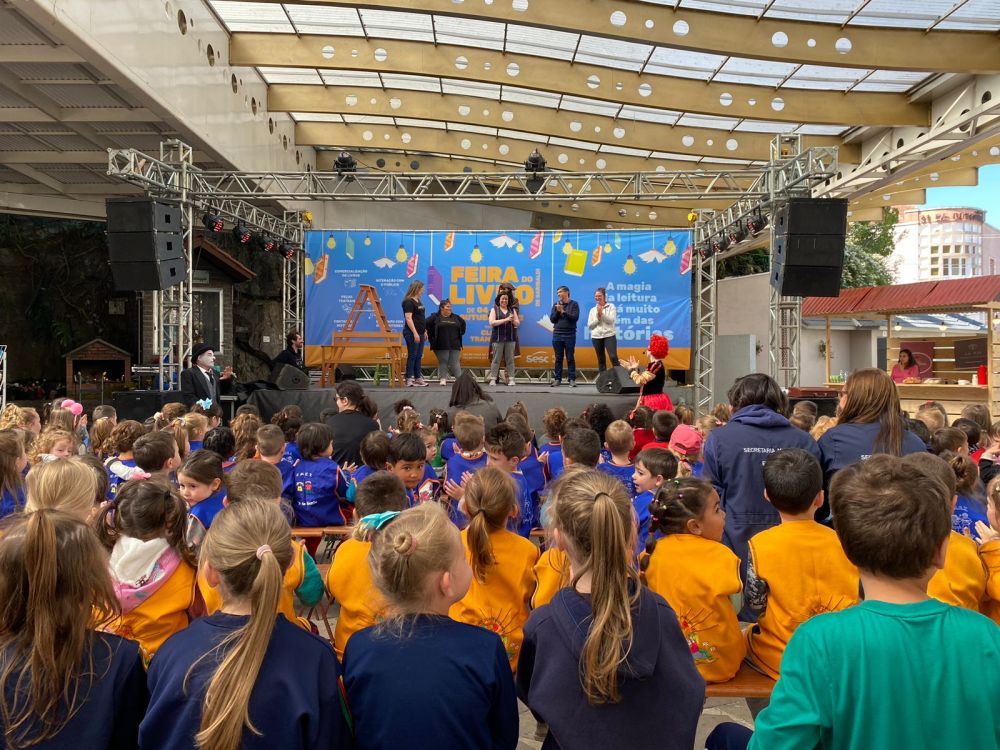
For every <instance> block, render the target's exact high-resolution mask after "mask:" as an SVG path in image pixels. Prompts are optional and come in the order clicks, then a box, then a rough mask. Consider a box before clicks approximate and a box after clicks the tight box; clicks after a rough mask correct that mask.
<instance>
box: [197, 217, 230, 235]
mask: <svg viewBox="0 0 1000 750" xmlns="http://www.w3.org/2000/svg"><path fill="white" fill-rule="evenodd" d="M201 223H202V225H204V227H205V229H207V230H208V231H209V232H221V231H222V227H223V225H224V224H225V222H224V221H223V220H222V217H221V216H216V215H215V214H211V213H206V214H205V215H204V216H202V217H201Z"/></svg>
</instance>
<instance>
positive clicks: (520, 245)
mask: <svg viewBox="0 0 1000 750" xmlns="http://www.w3.org/2000/svg"><path fill="white" fill-rule="evenodd" d="M514 249H515V250H517V251H518V252H519V253H523V252H524V243H523V242H518V243H517V245H516V246H515V247H514Z"/></svg>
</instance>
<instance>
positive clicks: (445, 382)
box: [438, 378, 448, 385]
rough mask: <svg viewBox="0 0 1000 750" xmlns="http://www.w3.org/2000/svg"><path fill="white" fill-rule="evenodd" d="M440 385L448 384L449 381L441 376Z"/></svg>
mask: <svg viewBox="0 0 1000 750" xmlns="http://www.w3.org/2000/svg"><path fill="white" fill-rule="evenodd" d="M438 385H448V381H447V380H445V379H444V378H441V381H440V382H439V383H438Z"/></svg>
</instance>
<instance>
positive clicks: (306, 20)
mask: <svg viewBox="0 0 1000 750" xmlns="http://www.w3.org/2000/svg"><path fill="white" fill-rule="evenodd" d="M261 4H262V3H254V5H257V6H260V5H261ZM265 4H266V3H265ZM285 10H287V11H288V16H289V17H290V18H291V19H292V21H293V22H294V23H295V28H296V29H297V30H298V31H299V33H300V34H332V35H336V36H364V31H363V30H362V28H361V21H360V20H359V19H358V13H357V11H356V10H354V8H339V7H335V6H329V5H286V6H285Z"/></svg>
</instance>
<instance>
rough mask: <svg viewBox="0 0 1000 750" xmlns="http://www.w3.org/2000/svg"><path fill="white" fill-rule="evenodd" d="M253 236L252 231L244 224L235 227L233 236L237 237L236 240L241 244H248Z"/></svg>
mask: <svg viewBox="0 0 1000 750" xmlns="http://www.w3.org/2000/svg"><path fill="white" fill-rule="evenodd" d="M251 236H252V232H251V231H250V230H249V229H247V228H246V227H245V226H243V225H242V224H237V225H236V226H235V227H233V237H234V238H236V241H237V242H239V243H240V244H241V245H245V244H247V243H248V242H249V241H250V237H251Z"/></svg>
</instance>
